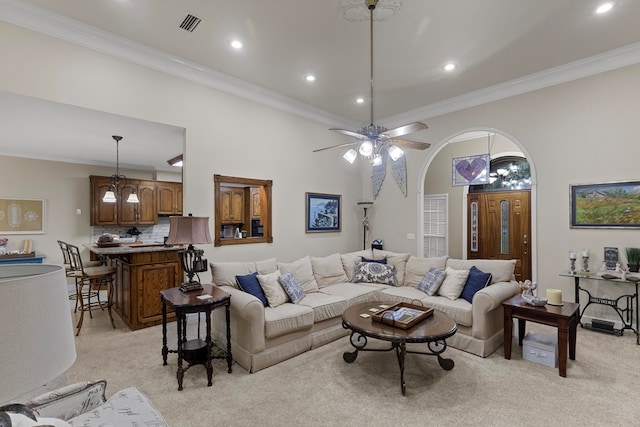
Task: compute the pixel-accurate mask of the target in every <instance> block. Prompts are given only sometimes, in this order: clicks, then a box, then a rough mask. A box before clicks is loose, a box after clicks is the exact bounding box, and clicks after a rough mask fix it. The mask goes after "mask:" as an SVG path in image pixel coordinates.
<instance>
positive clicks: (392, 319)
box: [372, 302, 433, 329]
mask: <svg viewBox="0 0 640 427" xmlns="http://www.w3.org/2000/svg"><path fill="white" fill-rule="evenodd" d="M432 315H433V308H427V307H423V306H420V305H415V304H409V303H407V302H399V303H397V304H393V305H391V306H389V307H387V308H383V309H381V310H378V311H376V312H375V313H373V315H372V319H373V321H374V322H381V323H384V324H387V325H391V326H393V327H395V328H400V329H409V328H410V327H412V326H413V325H415V324H416V323H418V322H421V321H423V320H424V319H426V318H428V317H430V316H432Z"/></svg>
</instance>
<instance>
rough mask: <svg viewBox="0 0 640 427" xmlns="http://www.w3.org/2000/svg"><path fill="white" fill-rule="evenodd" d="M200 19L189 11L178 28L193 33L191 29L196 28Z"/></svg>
mask: <svg viewBox="0 0 640 427" xmlns="http://www.w3.org/2000/svg"><path fill="white" fill-rule="evenodd" d="M200 21H202V19H200V18H198V17H197V16H195V15H192V14H190V13H189V14H187V16H186V17H185V18H184V20H183V21H182V23H181V24H180V28H182V29H183V30H187V31H189V32H190V33H193V30H195V29H196V27H197V26H198V24H199V23H200Z"/></svg>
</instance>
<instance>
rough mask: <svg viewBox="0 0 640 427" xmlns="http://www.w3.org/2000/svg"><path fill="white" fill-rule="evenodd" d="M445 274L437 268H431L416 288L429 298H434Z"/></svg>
mask: <svg viewBox="0 0 640 427" xmlns="http://www.w3.org/2000/svg"><path fill="white" fill-rule="evenodd" d="M445 276H446V273H445V272H444V271H442V270H440V269H439V268H435V267H431V268H430V269H429V271H427V274H425V276H424V277H423V278H422V280H420V282H418V285H417V286H416V288H417V289H418V290H420V291H422V292H424V293H425V294H427V295H429V296H434V295H435V294H436V292H437V291H438V288H440V285H442V282H444V278H445Z"/></svg>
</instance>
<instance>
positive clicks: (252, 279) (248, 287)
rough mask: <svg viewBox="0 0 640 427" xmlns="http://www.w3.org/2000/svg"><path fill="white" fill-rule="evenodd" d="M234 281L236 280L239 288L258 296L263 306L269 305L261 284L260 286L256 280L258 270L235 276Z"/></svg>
mask: <svg viewBox="0 0 640 427" xmlns="http://www.w3.org/2000/svg"><path fill="white" fill-rule="evenodd" d="M236 281H237V282H238V287H239V288H240V290H242V291H244V292H246V293H248V294H251V295H253V296H254V297H256V298H258V299H259V300H260V301H262V304H263V305H264V306H265V307H266V306H268V305H269V301H267V296H266V295H265V294H264V291H263V290H262V286H260V282H259V281H258V272H255V273H251V274H246V275H244V276H236Z"/></svg>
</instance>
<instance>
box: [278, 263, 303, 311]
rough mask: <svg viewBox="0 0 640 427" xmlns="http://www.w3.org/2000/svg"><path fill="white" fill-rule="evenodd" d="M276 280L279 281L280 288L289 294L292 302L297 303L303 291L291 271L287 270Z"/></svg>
mask: <svg viewBox="0 0 640 427" xmlns="http://www.w3.org/2000/svg"><path fill="white" fill-rule="evenodd" d="M278 282H280V285H282V289H284V291H285V292H286V293H287V295H289V298H291V302H292V303H294V304H298V303H299V302H300V301H301V300H302V298H304V291H303V290H302V287H301V286H300V283H298V281H297V280H296V278H295V277H293V274H291V272H289V271H287V272H286V273H284V274H283V275H281V276H280V277H278Z"/></svg>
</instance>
